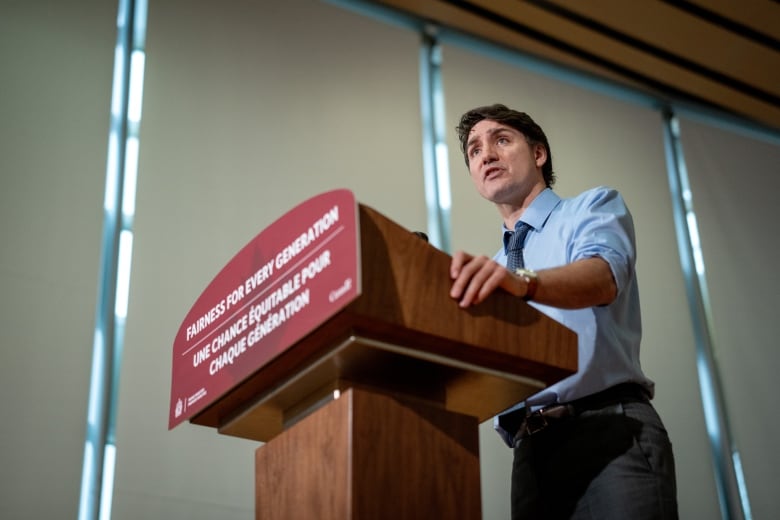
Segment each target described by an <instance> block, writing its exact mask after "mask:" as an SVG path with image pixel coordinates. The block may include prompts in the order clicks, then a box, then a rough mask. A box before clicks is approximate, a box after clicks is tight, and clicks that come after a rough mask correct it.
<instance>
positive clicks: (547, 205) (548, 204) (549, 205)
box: [501, 188, 561, 231]
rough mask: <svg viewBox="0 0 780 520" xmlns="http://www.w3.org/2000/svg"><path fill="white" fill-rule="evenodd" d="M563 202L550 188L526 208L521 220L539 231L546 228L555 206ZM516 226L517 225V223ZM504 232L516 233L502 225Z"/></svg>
mask: <svg viewBox="0 0 780 520" xmlns="http://www.w3.org/2000/svg"><path fill="white" fill-rule="evenodd" d="M560 202H561V198H560V197H559V196H558V194H557V193H555V192H554V191H553V190H552V189H550V188H545V189H544V190H543V191H542V192H541V193H539V195H537V196H536V198H535V199H534V200H533V201H532V202H531V205H530V206H528V207H527V208H525V211H523V216H521V217H520V219H519V220H522V221H523V222H525V223H526V224H529V225H530V226H531V227H532V228H533V229H535V230H536V231H539V230H540V229H542V228H543V227H544V223H545V222H547V219H548V218H549V216H550V213H552V211H553V209H555V206H557V205H558V203H560ZM515 224H516V223H515ZM501 229H502V231H514V230H510V229H507V227H506V225H504V224H502V225H501Z"/></svg>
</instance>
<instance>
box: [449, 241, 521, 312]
mask: <svg viewBox="0 0 780 520" xmlns="http://www.w3.org/2000/svg"><path fill="white" fill-rule="evenodd" d="M450 277H451V278H452V280H453V282H452V288H451V289H450V296H451V297H452V298H454V299H455V300H458V305H460V306H461V307H463V308H466V307H468V306H470V305H475V304H478V303H481V302H483V301H484V300H485V298H487V297H488V295H490V294H491V293H492V292H493V291H495V290H496V289H497V288H499V287H500V288H502V289H504V290H506V291H508V292H509V293H511V294H514V295H515V296H523V295H524V294H525V290H526V289H527V287H526V283H525V282H524V281H523V280H522V279H521V278H520V277H519V276H517V275H515V274H514V273H512V272H510V271H508V270H507V269H506V268H505V267H504V266H502V265H501V264H499V263H497V262H496V261H495V260H493V259H491V258H488V257H487V256H484V255H483V256H472V255H470V254H468V253H465V252H463V251H458V252H457V253H455V255H454V256H453V257H452V262H451V263H450Z"/></svg>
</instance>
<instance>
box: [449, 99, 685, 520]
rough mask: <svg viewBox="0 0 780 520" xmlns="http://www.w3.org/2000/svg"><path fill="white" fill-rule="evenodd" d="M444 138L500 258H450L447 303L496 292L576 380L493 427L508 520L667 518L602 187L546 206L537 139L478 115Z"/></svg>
mask: <svg viewBox="0 0 780 520" xmlns="http://www.w3.org/2000/svg"><path fill="white" fill-rule="evenodd" d="M457 130H458V137H459V138H460V143H461V148H462V151H463V154H464V157H465V160H466V164H467V166H468V168H469V172H470V174H471V179H472V181H473V182H474V184H475V186H476V188H477V191H478V192H479V193H480V195H482V197H484V198H486V199H487V200H489V201H491V202H493V203H494V204H495V205H496V208H497V209H498V212H499V214H500V215H501V218H502V220H503V229H504V247H503V248H502V249H501V250H500V251H499V252H498V253H497V254H496V255H495V257H494V258H492V259H491V258H488V257H486V256H472V255H470V254H467V253H465V252H462V251H459V252H457V253H456V254H455V255H454V257H453V259H452V265H451V276H452V279H453V284H452V288H451V293H450V296H451V297H452V298H454V299H456V300H457V301H458V303H459V305H460V306H461V307H464V308H466V307H469V306H471V305H478V304H479V303H480V302H482V301H483V300H484V299H485V298H487V296H488V295H489V294H491V293H492V292H493V291H495V290H497V289H499V288H500V289H503V290H505V291H508V292H509V293H511V294H513V295H515V296H517V297H518V298H523V299H525V300H526V301H529V302H530V305H533V306H534V307H536V308H537V309H539V310H540V311H541V312H544V313H545V314H547V315H549V316H551V317H552V318H554V319H555V320H557V321H559V322H561V323H563V324H564V325H566V326H568V327H569V328H571V329H572V330H574V331H575V332H577V334H578V349H579V351H578V352H579V353H578V360H579V370H578V372H577V373H576V374H574V375H572V376H570V377H568V378H566V379H564V380H563V381H560V382H558V383H556V384H554V385H552V386H550V387H548V388H545V389H544V390H542V391H540V392H539V393H537V394H535V395H533V396H531V397H529V398H528V399H526V400H525V401H524V402H521V403H518V405H517V406H515V407H513V408H511V409H510V410H507V411H506V412H504V413H503V414H501V415H500V416H499V417H497V418H496V429H497V431H498V432H499V434H500V435H501V436H502V438H503V439H504V441H505V442H506V443H507V444H508V445H509V446H510V447H513V448H514V462H513V467H512V517H513V518H515V519H520V518H531V519H544V518H577V519H586V518H587V519H594V520H595V519H597V520H604V519H612V518H614V519H621V520H626V519H630V520H641V519H668V518H677V502H676V487H675V474H674V459H673V455H672V448H671V444H670V442H669V438H668V435H667V433H666V430H665V429H664V426H663V424H662V422H661V420H660V418H659V417H658V415H657V413H656V412H655V410H654V408H653V407H652V405H651V404H650V402H649V400H650V399H651V398H652V396H653V391H654V385H653V382H652V381H651V380H649V379H648V378H647V377H646V376H645V375H644V374H643V372H642V369H641V367H640V363H639V342H640V338H641V320H640V313H639V294H638V290H637V281H636V273H635V240H634V228H633V222H632V219H631V215H630V213H629V212H628V209H627V208H626V206H625V204H624V202H623V199H622V197H621V196H620V194H619V193H617V192H616V191H615V190H612V189H608V188H604V187H601V188H596V189H592V190H589V191H586V192H584V193H582V194H581V195H579V196H577V197H574V198H572V199H561V198H560V197H559V196H558V195H557V194H555V192H553V191H552V189H551V187H552V185H553V183H554V181H555V176H554V173H553V169H552V155H551V153H550V146H549V144H548V142H547V137H546V136H545V134H544V132H543V131H542V129H541V128H540V127H539V126H538V125H537V124H536V123H535V122H534V121H533V120H532V119H531V118H530V117H529V116H528V115H527V114H525V113H522V112H518V111H515V110H511V109H509V108H507V107H505V106H503V105H492V106H487V107H480V108H476V109H474V110H471V111H469V112H467V113H466V114H464V115H463V116H462V118H461V120H460V124H459V125H458V127H457ZM508 263H509V264H510V265H509V266H507V264H508Z"/></svg>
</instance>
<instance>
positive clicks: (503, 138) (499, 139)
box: [497, 137, 509, 144]
mask: <svg viewBox="0 0 780 520" xmlns="http://www.w3.org/2000/svg"><path fill="white" fill-rule="evenodd" d="M497 142H498V144H506V143H508V142H509V139H507V138H506V137H499V138H498V139H497Z"/></svg>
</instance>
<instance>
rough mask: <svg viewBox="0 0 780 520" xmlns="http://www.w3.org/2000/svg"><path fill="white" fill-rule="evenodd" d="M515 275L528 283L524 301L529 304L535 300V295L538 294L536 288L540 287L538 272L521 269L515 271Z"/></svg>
mask: <svg viewBox="0 0 780 520" xmlns="http://www.w3.org/2000/svg"><path fill="white" fill-rule="evenodd" d="M515 274H516V275H517V276H519V277H520V278H522V279H523V281H524V282H525V283H526V290H525V295H524V296H523V300H525V301H527V302H528V301H531V300H533V299H534V295H535V294H536V288H537V287H538V285H539V276H538V275H537V274H536V271H533V270H531V269H523V268H519V269H515Z"/></svg>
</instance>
